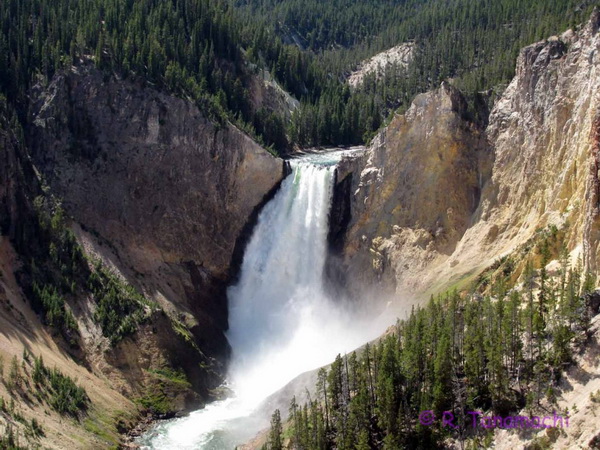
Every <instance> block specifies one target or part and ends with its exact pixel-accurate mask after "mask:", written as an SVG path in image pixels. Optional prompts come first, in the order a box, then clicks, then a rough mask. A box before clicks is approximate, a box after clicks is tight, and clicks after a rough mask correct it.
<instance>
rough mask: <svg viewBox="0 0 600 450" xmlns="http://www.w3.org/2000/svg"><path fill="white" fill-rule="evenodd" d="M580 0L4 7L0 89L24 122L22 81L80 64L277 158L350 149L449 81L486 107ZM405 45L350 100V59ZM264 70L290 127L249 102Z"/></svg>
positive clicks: (192, 0) (137, 1) (221, 0)
mask: <svg viewBox="0 0 600 450" xmlns="http://www.w3.org/2000/svg"><path fill="white" fill-rule="evenodd" d="M580 3H581V2H578V1H576V0H561V1H550V0H527V1H519V0H501V1H492V0H486V1H476V0H452V1H449V2H448V1H445V0H427V1H426V0H411V1H403V2H391V1H390V0H376V1H355V0H335V1H331V2H321V1H317V0H311V1H309V2H308V3H306V2H304V1H300V0H283V1H280V0H265V1H263V0H261V1H260V2H259V1H257V0H235V1H233V2H230V1H228V0H172V1H161V0H131V1H130V0H89V1H81V0H76V1H72V0H7V1H4V2H2V3H1V4H0V92H1V93H3V94H4V95H5V96H6V98H7V99H8V101H9V103H11V104H13V105H15V106H16V107H17V109H18V110H19V111H20V113H21V115H22V116H24V115H25V113H26V110H27V95H28V90H29V89H30V87H31V86H32V85H33V84H34V83H36V82H38V81H40V80H48V79H50V78H51V77H52V76H53V75H54V74H55V73H56V72H57V71H59V70H61V69H62V68H64V67H68V66H70V65H72V64H79V63H81V61H84V60H89V59H91V60H93V61H94V63H95V64H96V66H98V67H99V68H101V69H103V70H105V71H106V72H107V74H110V73H113V72H116V73H119V74H121V75H122V76H126V77H135V78H138V79H142V80H144V81H148V82H151V83H153V84H156V85H158V86H160V87H162V88H163V89H167V90H169V91H171V92H173V93H175V94H178V95H181V96H184V97H187V98H191V99H192V100H194V101H195V102H196V103H197V104H198V105H199V106H200V108H201V109H202V110H203V111H204V113H205V114H207V115H208V116H209V117H210V118H211V119H213V121H215V122H217V123H220V124H222V123H224V122H225V121H226V120H229V121H231V122H233V123H237V124H239V125H240V126H241V127H242V128H243V129H244V130H245V131H246V132H248V133H249V134H251V135H253V136H254V137H255V138H257V139H258V140H259V141H261V142H262V143H264V144H265V145H266V146H273V148H275V149H276V150H277V151H278V152H284V151H286V150H287V149H288V148H289V147H290V144H298V145H301V146H313V145H338V144H358V143H362V142H363V141H364V140H368V139H370V138H371V137H372V136H373V135H374V132H375V131H376V130H377V129H378V128H379V127H380V126H381V125H382V123H383V121H384V119H385V117H386V116H388V115H389V112H390V111H393V110H394V109H396V108H400V109H405V108H406V107H407V105H408V104H409V103H410V101H411V100H412V98H413V97H414V96H415V95H416V94H417V93H419V92H423V91H426V90H429V89H431V88H433V87H436V86H437V85H439V83H440V81H442V80H444V79H448V78H450V77H452V78H455V79H456V80H457V83H458V84H459V85H460V86H461V87H462V88H464V89H465V90H466V91H467V93H469V94H470V95H471V97H472V98H473V99H474V100H476V101H477V102H478V103H479V104H481V105H484V104H485V103H486V101H487V100H486V99H485V98H483V99H482V98H480V96H478V94H477V92H479V91H481V90H484V89H490V88H492V87H495V86H497V85H498V84H502V83H505V82H506V81H507V80H509V79H510V77H511V76H512V75H513V72H514V63H515V57H516V55H517V52H518V50H519V49H520V48H521V47H522V46H524V45H526V44H529V43H532V42H534V41H535V40H538V39H542V38H545V37H547V36H550V35H552V34H556V33H557V32H559V31H561V30H564V29H565V28H566V27H568V26H572V25H574V24H576V23H579V22H583V21H584V20H586V18H587V15H588V14H589V11H590V5H589V4H588V3H587V2H584V3H583V4H580ZM409 41H415V42H416V43H417V51H416V53H415V59H414V62H413V63H412V64H411V65H410V67H409V68H408V69H398V68H395V69H394V70H389V71H387V72H386V76H385V77H384V78H383V79H381V80H377V79H376V78H375V77H374V76H371V77H367V79H366V80H365V82H364V84H363V87H362V88H360V89H357V90H353V91H351V90H350V89H349V88H348V86H347V85H346V84H345V81H344V79H345V77H346V75H347V74H348V73H349V71H350V70H351V69H352V68H354V67H356V65H357V64H358V63H359V62H360V61H361V60H363V59H365V58H368V57H370V56H372V55H374V54H375V53H377V52H379V51H381V50H384V49H387V48H390V47H392V46H394V45H397V44H399V43H402V42H409ZM292 42H295V43H294V44H292ZM263 69H267V70H269V71H270V73H271V74H272V75H273V77H275V79H276V80H277V81H278V82H279V83H280V84H281V85H282V86H283V87H284V88H285V89H286V90H288V91H289V92H291V93H292V94H293V95H295V96H296V97H297V98H298V99H300V100H301V102H302V105H301V107H300V109H299V110H298V111H297V112H296V113H295V114H294V115H293V118H292V120H291V123H289V124H288V123H286V122H287V121H286V120H285V119H284V118H283V117H282V116H281V115H279V114H277V113H275V112H273V111H266V110H261V109H258V110H256V105H254V104H253V102H252V92H251V91H250V87H251V85H252V81H251V79H250V77H251V74H252V72H253V71H258V70H263ZM484 106H485V105H484ZM488 106H489V105H488ZM488 106H485V107H488ZM481 109H482V108H480V107H475V108H473V118H474V119H478V118H480V117H478V116H481V114H480V112H479V110H481ZM483 109H485V108H483ZM483 116H485V114H483ZM483 119H484V118H483ZM483 119H482V120H483ZM290 141H291V142H290Z"/></svg>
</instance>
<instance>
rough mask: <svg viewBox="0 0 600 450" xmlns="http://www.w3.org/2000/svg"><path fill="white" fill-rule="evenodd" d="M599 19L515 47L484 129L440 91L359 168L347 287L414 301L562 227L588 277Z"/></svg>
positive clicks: (594, 254) (384, 136) (593, 235)
mask: <svg viewBox="0 0 600 450" xmlns="http://www.w3.org/2000/svg"><path fill="white" fill-rule="evenodd" d="M599 20H600V19H599V15H598V13H594V14H593V16H592V18H591V20H590V22H589V23H588V24H587V25H585V26H584V27H582V28H581V29H580V30H576V31H568V32H566V33H564V34H563V35H561V36H559V37H552V38H550V39H548V40H546V41H544V42H539V43H536V44H534V45H531V46H529V47H526V48H525V49H523V50H522V51H521V53H520V55H519V58H518V62H517V70H516V75H515V77H514V79H513V80H512V82H511V83H510V85H509V86H508V87H507V89H506V90H505V92H504V93H503V95H502V96H501V98H500V99H499V100H498V101H497V102H496V104H495V106H494V108H493V110H492V112H491V115H490V118H489V126H488V127H487V128H486V129H485V131H483V130H481V129H479V128H478V127H477V126H476V125H474V124H473V123H472V122H471V121H470V120H469V118H468V117H467V116H466V115H465V114H464V112H465V107H464V106H463V105H462V104H463V100H461V98H460V94H458V93H457V92H456V91H455V90H454V89H453V88H451V87H449V86H448V85H447V84H445V83H444V84H443V85H442V87H441V88H440V89H438V90H437V91H434V92H431V93H428V94H423V95H421V96H418V97H417V98H416V99H415V101H414V102H413V104H412V106H411V108H410V109H409V110H408V112H407V113H406V114H405V115H401V116H396V117H395V118H394V119H393V120H392V122H391V123H390V124H389V126H388V127H386V128H385V129H384V130H383V131H382V132H381V133H379V134H378V135H377V136H376V137H375V139H374V140H373V141H372V143H371V144H370V148H369V149H368V151H367V153H366V154H365V156H364V157H363V158H362V159H361V160H359V161H358V162H357V163H352V162H347V163H346V165H347V166H346V167H342V168H341V169H340V170H341V173H340V177H339V179H340V182H339V184H338V191H339V190H340V189H341V188H340V186H341V185H342V180H344V179H345V177H347V176H351V177H352V180H353V181H352V188H351V189H350V191H351V192H350V196H349V198H348V202H349V204H350V209H351V212H350V215H351V217H352V218H351V220H350V221H349V224H348V226H347V230H346V233H345V235H344V237H343V245H342V247H343V249H342V250H341V255H342V256H341V259H342V261H343V264H344V266H345V267H346V268H348V269H349V271H350V273H351V274H353V275H349V276H348V279H350V280H356V279H359V280H360V283H359V284H360V285H362V286H368V287H372V286H376V285H379V286H380V287H386V288H388V289H390V288H391V289H395V290H396V291H397V292H406V291H408V292H410V293H412V294H414V295H417V296H419V295H423V294H424V293H428V292H432V291H434V290H439V289H441V288H444V287H449V286H451V285H454V284H456V283H460V282H461V281H464V280H466V279H468V278H469V277H470V276H473V275H475V274H476V273H477V272H478V271H479V270H481V269H483V268H485V267H486V266H488V265H490V264H491V263H492V262H493V261H494V260H495V259H497V258H498V257H500V256H502V255H504V254H506V253H508V252H510V251H511V250H513V249H514V248H515V247H516V246H518V245H519V244H522V243H524V242H525V241H527V240H528V239H529V238H530V237H531V236H533V234H534V233H535V231H536V230H538V229H540V228H543V227H545V226H547V225H550V224H553V225H556V226H557V227H559V228H560V227H566V228H567V229H568V236H569V250H571V251H572V252H573V256H574V257H577V256H581V258H582V260H583V262H584V263H585V265H586V266H587V267H588V268H589V269H590V270H592V271H597V270H598V267H597V261H598V256H599V255H598V242H599V240H598V237H599V236H598V189H599V184H598V145H599V144H598V136H599V134H598V133H599V130H598V124H599V123H600V119H599V113H598V109H597V105H598V100H599V96H600V77H599V76H598V71H599V69H600V56H599V55H598V50H599V49H600V35H599V34H598V27H599Z"/></svg>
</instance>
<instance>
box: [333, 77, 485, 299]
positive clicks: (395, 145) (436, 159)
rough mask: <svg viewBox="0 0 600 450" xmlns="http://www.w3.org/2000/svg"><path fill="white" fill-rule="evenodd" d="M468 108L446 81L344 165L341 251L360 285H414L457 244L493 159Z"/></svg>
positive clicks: (418, 101) (466, 225)
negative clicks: (347, 216) (346, 198)
mask: <svg viewBox="0 0 600 450" xmlns="http://www.w3.org/2000/svg"><path fill="white" fill-rule="evenodd" d="M465 116H466V102H465V100H464V98H463V97H462V95H461V94H460V93H459V92H458V91H457V90H456V89H455V88H453V87H451V86H450V85H448V84H446V83H444V84H443V85H442V86H441V88H440V89H438V90H437V91H434V92H430V93H427V94H422V95H419V96H418V97H417V98H416V99H415V100H414V102H413V104H412V106H411V108H410V109H409V110H408V111H407V113H406V114H405V115H397V116H396V117H395V118H394V119H393V120H392V122H391V123H390V125H389V126H388V127H387V128H386V129H384V130H383V131H382V132H381V133H379V134H378V135H377V136H376V137H375V139H374V140H373V142H372V143H371V145H370V148H369V149H368V151H367V152H366V154H365V155H364V156H363V157H362V158H360V159H356V160H354V161H348V162H345V163H343V164H342V165H341V167H340V169H339V172H338V173H339V178H340V179H341V181H340V183H338V190H339V187H340V186H341V185H342V183H343V182H344V180H345V179H346V177H352V180H353V181H352V187H351V189H350V190H351V195H352V197H351V200H350V204H351V208H350V209H351V216H352V218H351V220H350V223H349V225H348V229H347V234H346V241H345V249H344V254H345V257H346V261H347V262H348V266H349V269H350V272H351V273H355V275H354V276H351V277H349V279H351V280H355V281H358V283H357V285H358V286H360V285H363V286H369V285H371V284H373V283H376V284H379V285H380V287H384V288H390V286H394V285H396V284H397V285H398V286H402V287H410V286H412V285H413V284H414V281H415V280H417V279H418V278H419V274H420V273H422V271H423V270H424V269H425V268H426V267H427V266H428V265H430V264H432V263H434V262H435V261H439V260H443V259H445V258H447V257H448V256H449V255H451V254H452V252H453V251H454V249H455V247H456V245H457V243H458V241H459V240H460V239H461V237H462V236H463V234H464V232H465V230H466V229H467V228H468V227H469V225H470V217H471V215H472V214H473V212H474V211H475V209H476V208H477V205H478V203H479V199H480V193H481V189H482V184H483V182H484V180H485V178H486V177H487V175H484V174H486V173H487V172H488V166H489V163H488V160H489V153H488V151H487V150H486V146H485V145H484V141H483V138H482V135H481V132H480V130H479V129H478V128H477V127H476V126H475V125H474V124H472V123H471V122H469V121H468V120H466V119H465ZM346 165H350V167H346ZM345 174H347V175H346V176H344V175H345ZM365 266H367V267H368V270H363V268H364V267H365Z"/></svg>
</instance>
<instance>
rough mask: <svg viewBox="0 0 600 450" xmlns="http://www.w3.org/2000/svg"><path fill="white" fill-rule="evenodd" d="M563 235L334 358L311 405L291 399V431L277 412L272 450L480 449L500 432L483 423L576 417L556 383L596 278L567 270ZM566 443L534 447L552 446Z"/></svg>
mask: <svg viewBox="0 0 600 450" xmlns="http://www.w3.org/2000/svg"><path fill="white" fill-rule="evenodd" d="M563 236H564V234H563V232H562V231H560V230H558V229H557V228H556V227H550V228H548V229H546V230H543V231H540V232H539V233H538V235H537V236H536V237H535V238H534V239H531V240H530V241H529V242H528V243H526V244H525V245H523V246H522V247H521V248H520V249H519V250H518V251H516V252H514V253H513V254H512V255H510V256H508V257H505V258H502V259H500V260H498V261H497V262H496V263H495V264H494V265H493V266H492V267H490V268H489V269H488V270H487V271H485V272H484V273H482V274H481V275H480V276H479V277H478V278H477V280H476V282H475V283H474V284H473V286H472V287H471V288H470V289H468V290H466V291H462V292H460V293H459V292H458V291H456V290H452V291H449V292H447V293H446V294H444V295H440V296H438V297H437V298H435V299H434V298H431V300H430V301H429V303H428V304H427V305H426V306H424V307H422V308H416V309H413V310H412V311H411V313H410V315H409V317H408V318H407V319H405V320H401V321H399V322H398V324H397V325H396V326H395V327H394V330H393V332H390V333H388V334H387V335H386V336H384V337H382V338H381V339H380V340H379V341H378V342H376V343H375V344H373V345H369V344H367V345H366V346H365V347H364V348H362V349H361V350H359V351H357V352H353V353H352V354H350V355H344V356H343V357H342V356H341V355H338V357H337V358H336V359H335V361H334V362H333V363H332V364H331V366H330V367H329V368H328V369H324V368H322V369H320V370H319V373H318V383H317V387H316V396H315V398H312V399H311V401H309V402H308V403H307V404H304V405H299V404H298V403H297V401H296V399H295V398H293V399H292V400H291V402H290V408H289V423H286V424H285V427H284V424H283V423H282V419H281V413H280V411H276V412H275V413H274V414H273V417H272V421H271V430H270V434H269V440H268V443H267V444H266V445H265V447H264V448H267V449H270V450H278V449H283V448H287V449H329V448H335V449H361V450H362V449H365V450H366V449H370V448H385V449H397V448H413V449H416V448H420V449H421V448H422V449H430V448H447V447H446V446H445V445H444V440H446V439H449V438H450V439H454V440H456V441H457V442H461V447H460V448H464V447H462V445H464V444H465V443H470V444H472V445H473V447H472V448H481V446H483V447H487V446H489V445H490V443H491V441H492V439H493V434H490V433H491V432H492V431H493V429H494V428H496V425H491V426H487V425H489V424H486V423H485V422H481V420H482V417H494V416H497V417H502V418H504V417H507V416H510V417H517V416H519V412H520V411H521V410H522V409H523V408H525V409H526V411H527V415H529V414H531V416H534V415H538V416H542V417H543V416H547V415H549V414H550V415H552V412H554V414H557V415H560V416H561V417H568V415H569V411H568V410H562V409H560V408H559V407H558V405H557V397H558V396H559V392H560V391H559V389H560V388H559V383H560V381H561V379H562V378H563V377H564V371H565V369H566V368H568V367H569V366H570V365H571V364H572V363H573V362H574V357H575V355H576V354H578V353H579V352H580V351H581V349H582V348H584V347H585V344H586V343H587V342H588V340H589V327H590V319H591V317H593V316H594V315H595V314H598V312H600V311H599V310H598V306H599V305H598V302H597V300H592V296H591V291H592V290H593V289H594V286H595V280H594V279H593V277H591V276H590V275H586V274H584V273H583V272H582V269H581V263H580V262H579V263H577V264H576V265H575V266H572V265H571V264H570V263H569V255H568V253H567V252H566V250H565V248H564V246H563V243H562V237H563ZM551 260H555V261H557V262H558V265H557V269H556V271H554V272H553V273H552V274H550V273H549V272H548V270H547V268H546V267H547V265H548V263H549V262H550V261H551ZM594 395H598V401H600V392H599V393H598V394H594ZM594 398H595V397H594ZM594 401H596V400H594ZM475 412H476V413H479V415H480V416H482V417H479V416H475V419H474V418H473V413H475ZM470 414H471V415H470ZM444 417H445V418H447V419H448V421H449V422H444V421H443V420H442V419H443V418H444ZM523 417H525V416H523ZM433 418H435V420H433ZM473 420H475V421H476V422H475V423H479V424H480V425H479V426H473ZM448 423H451V425H448ZM513 425H514V424H513ZM563 425H564V423H563ZM502 426H503V425H502V424H501V425H500V427H502ZM509 428H510V427H509ZM515 428H519V427H518V426H515ZM284 430H285V431H284ZM559 433H560V430H559V429H558V428H554V429H553V431H552V433H548V436H547V437H546V438H544V439H545V441H544V442H539V443H538V446H537V447H535V446H534V447H532V448H549V447H547V446H548V445H550V444H551V443H552V442H553V440H556V438H557V437H558V434H559ZM485 442H487V444H486V443H485Z"/></svg>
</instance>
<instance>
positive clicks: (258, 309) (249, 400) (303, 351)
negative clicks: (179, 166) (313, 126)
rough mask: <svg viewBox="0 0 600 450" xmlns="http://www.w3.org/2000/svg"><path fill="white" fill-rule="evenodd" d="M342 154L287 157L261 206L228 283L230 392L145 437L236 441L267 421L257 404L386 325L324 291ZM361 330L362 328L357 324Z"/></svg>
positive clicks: (213, 444) (227, 445)
mask: <svg viewBox="0 0 600 450" xmlns="http://www.w3.org/2000/svg"><path fill="white" fill-rule="evenodd" d="M342 154H343V152H330V153H326V154H320V155H311V156H308V157H304V158H301V159H298V160H292V161H291V162H290V164H291V167H292V173H291V174H290V175H289V176H288V177H287V178H286V179H285V180H284V181H283V183H282V185H281V189H280V190H279V191H278V192H277V194H276V195H275V197H274V198H273V199H272V200H271V201H270V202H269V203H268V204H267V205H266V206H265V208H264V209H263V211H262V212H261V214H260V216H259V219H258V223H257V225H256V227H255V229H254V233H253V235H252V237H251V239H250V242H249V243H248V246H247V248H246V251H245V254H244V260H243V262H242V267H241V272H240V278H239V281H238V283H237V284H236V285H234V286H231V287H230V288H229V290H228V299H229V325H230V326H229V332H228V333H227V338H228V339H229V342H230V344H231V347H232V361H231V365H230V370H229V373H228V380H229V386H230V388H231V389H232V391H233V392H234V393H235V395H234V396H232V397H231V398H228V399H226V400H223V401H219V402H215V403H213V404H211V405H209V406H207V407H206V408H204V409H202V410H199V411H196V412H194V413H192V414H190V416H188V417H185V418H182V419H176V420H174V421H169V422H165V423H162V424H159V425H157V426H156V427H155V428H154V429H153V430H152V431H151V432H150V433H148V434H147V435H146V436H144V438H143V439H142V440H141V441H140V443H141V444H142V445H144V446H146V448H157V449H171V448H172V449H175V448H177V449H188V448H189V449H214V450H224V449H227V450H229V449H232V448H234V446H235V445H236V444H239V443H242V442H244V440H247V439H249V438H251V437H253V436H254V434H256V432H258V431H259V430H260V429H262V428H264V427H265V426H266V425H268V418H264V417H262V418H256V417H252V412H253V411H255V409H256V408H257V407H258V406H259V404H260V402H261V401H262V400H264V399H265V398H266V397H267V396H268V395H270V394H272V393H273V392H275V391H276V390H278V389H279V388H281V387H283V386H284V385H285V384H286V383H288V382H289V381H290V380H292V379H293V378H294V377H295V376H297V375H299V374H301V373H303V372H305V371H307V370H312V369H315V368H318V367H320V366H322V365H325V364H328V363H330V362H331V361H332V360H333V359H334V357H335V355H336V354H338V353H344V352H346V351H351V350H353V349H354V348H356V347H358V346H360V345H362V344H363V343H364V342H365V341H366V340H368V339H372V338H374V337H376V336H377V335H378V333H380V332H381V331H382V324H381V322H379V323H378V322H376V321H373V320H370V319H369V318H366V317H364V315H360V316H357V315H356V314H353V313H352V312H350V311H348V308H344V307H343V303H342V304H340V302H339V301H336V299H331V298H329V297H328V296H327V295H326V294H325V290H324V285H323V281H324V280H323V273H324V267H325V264H326V259H327V234H328V230H329V222H328V219H329V217H328V216H329V210H330V206H331V197H332V190H333V178H334V171H335V165H336V164H337V162H339V159H340V158H341V156H342ZM357 330H360V331H357Z"/></svg>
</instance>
